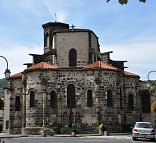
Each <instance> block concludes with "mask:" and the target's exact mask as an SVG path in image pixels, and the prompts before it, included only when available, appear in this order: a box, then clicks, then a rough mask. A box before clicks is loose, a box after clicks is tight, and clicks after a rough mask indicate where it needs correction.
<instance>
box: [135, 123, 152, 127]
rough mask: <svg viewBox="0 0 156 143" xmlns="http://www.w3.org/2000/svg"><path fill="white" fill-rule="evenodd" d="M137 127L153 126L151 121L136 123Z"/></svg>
mask: <svg viewBox="0 0 156 143" xmlns="http://www.w3.org/2000/svg"><path fill="white" fill-rule="evenodd" d="M135 126H136V127H137V128H152V125H151V124H149V123H136V125H135Z"/></svg>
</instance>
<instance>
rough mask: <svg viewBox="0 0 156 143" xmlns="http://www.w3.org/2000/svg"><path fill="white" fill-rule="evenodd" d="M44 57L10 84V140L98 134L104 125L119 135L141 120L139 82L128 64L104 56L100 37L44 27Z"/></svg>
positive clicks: (50, 24)
mask: <svg viewBox="0 0 156 143" xmlns="http://www.w3.org/2000/svg"><path fill="white" fill-rule="evenodd" d="M42 27H43V34H44V53H43V54H41V55H39V54H30V56H32V59H33V60H32V63H26V64H24V65H26V69H25V70H24V71H22V72H21V73H17V74H15V75H12V76H11V77H10V79H9V81H10V89H9V94H10V121H9V132H10V134H21V133H26V134H39V133H40V130H41V128H42V127H44V126H48V127H51V128H53V129H55V131H56V133H67V132H68V131H69V129H70V128H71V127H75V128H76V130H77V131H78V132H81V133H85V132H89V131H90V132H91V133H94V132H97V130H98V125H99V124H100V123H104V125H105V126H106V128H107V129H108V130H109V132H120V131H123V130H125V129H126V128H128V127H130V126H131V125H133V124H134V123H135V122H136V121H139V120H140V118H141V103H140V99H139V98H140V96H139V91H140V80H139V79H140V77H139V76H138V75H136V74H134V73H130V72H128V71H125V67H124V63H125V62H126V61H115V60H112V59H110V54H111V53H112V51H109V52H103V53H102V52H100V45H99V41H98V37H97V35H96V34H95V33H94V32H93V31H92V30H90V29H78V28H74V26H72V27H70V26H69V24H66V23H61V22H48V23H46V24H43V25H42Z"/></svg>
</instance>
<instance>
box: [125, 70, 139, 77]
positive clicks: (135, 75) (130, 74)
mask: <svg viewBox="0 0 156 143" xmlns="http://www.w3.org/2000/svg"><path fill="white" fill-rule="evenodd" d="M124 74H125V75H126V76H131V77H140V76H139V75H137V74H134V73H131V72H128V71H124Z"/></svg>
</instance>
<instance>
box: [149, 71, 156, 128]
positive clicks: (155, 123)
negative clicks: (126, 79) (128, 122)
mask: <svg viewBox="0 0 156 143" xmlns="http://www.w3.org/2000/svg"><path fill="white" fill-rule="evenodd" d="M153 72H156V70H152V71H150V72H149V73H148V75H147V79H148V83H147V87H148V88H149V90H150V87H151V84H150V78H149V75H150V74H151V73H153ZM150 92H151V90H150ZM155 98H156V97H155ZM155 102H156V99H154V102H153V103H152V104H154V103H155ZM150 108H151V107H150ZM155 119H156V117H154V126H155V127H156V120H155Z"/></svg>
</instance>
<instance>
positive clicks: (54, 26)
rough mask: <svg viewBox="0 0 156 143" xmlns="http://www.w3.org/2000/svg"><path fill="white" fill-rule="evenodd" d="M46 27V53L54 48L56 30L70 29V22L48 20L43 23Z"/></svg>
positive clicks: (44, 27)
mask: <svg viewBox="0 0 156 143" xmlns="http://www.w3.org/2000/svg"><path fill="white" fill-rule="evenodd" d="M42 27H43V29H44V53H47V52H49V51H51V50H52V49H53V33H54V31H55V30H62V29H69V24H66V23H61V22H48V23H46V24H43V25H42Z"/></svg>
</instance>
